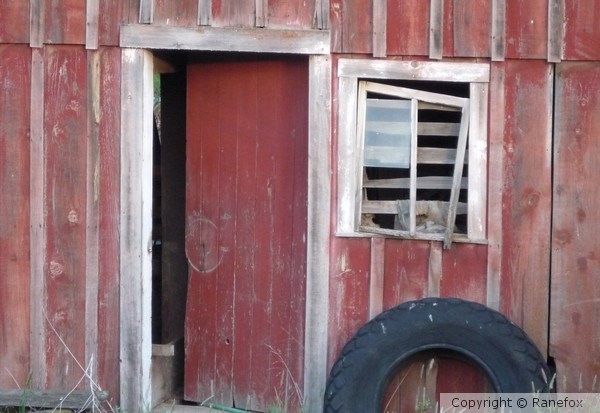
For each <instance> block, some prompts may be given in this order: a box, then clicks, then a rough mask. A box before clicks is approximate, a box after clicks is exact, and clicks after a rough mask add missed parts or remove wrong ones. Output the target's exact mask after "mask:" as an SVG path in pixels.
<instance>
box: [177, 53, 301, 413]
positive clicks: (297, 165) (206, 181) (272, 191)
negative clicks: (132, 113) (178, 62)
mask: <svg viewBox="0 0 600 413" xmlns="http://www.w3.org/2000/svg"><path fill="white" fill-rule="evenodd" d="M187 92H188V96H187V108H188V109H187V119H188V120H187V182H186V254H187V257H188V263H189V267H190V278H189V284H188V299H187V310H186V321H185V335H186V337H185V386H184V387H185V389H184V392H185V398H186V399H187V400H191V401H196V402H204V401H208V402H209V403H215V404H220V405H227V406H236V407H239V408H247V409H255V410H261V411H266V410H267V409H268V408H270V407H274V406H278V407H283V408H287V409H290V410H291V411H293V410H294V409H295V407H296V406H298V404H299V401H300V394H301V386H302V377H303V363H304V362H303V347H304V311H305V274H306V271H305V268H306V239H305V238H306V237H305V235H306V202H307V162H308V161H307V145H308V139H307V134H308V132H307V122H308V119H307V116H308V113H307V112H308V109H307V100H308V62H307V61H306V59H291V58H277V59H275V58H272V59H271V58H255V59H251V60H248V59H226V60H220V61H216V62H215V61H213V62H209V63H198V64H192V65H190V66H188V87H187ZM298 386H299V387H298Z"/></svg>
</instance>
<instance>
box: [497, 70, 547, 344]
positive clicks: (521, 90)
mask: <svg viewBox="0 0 600 413" xmlns="http://www.w3.org/2000/svg"><path fill="white" fill-rule="evenodd" d="M504 76H505V77H504V89H505V91H504V93H505V103H506V107H505V125H504V141H503V146H504V154H503V160H504V163H503V180H504V186H503V199H502V214H503V215H502V227H503V236H502V280H501V291H500V300H501V305H500V309H501V311H502V312H503V313H504V314H506V315H507V316H508V317H509V318H510V319H511V320H513V321H514V322H515V323H517V324H519V325H521V326H522V327H523V328H524V329H525V331H526V332H527V333H528V334H529V335H530V337H531V338H532V339H533V341H534V342H535V343H536V344H537V346H538V348H539V349H540V351H541V352H542V353H545V352H546V351H547V340H548V327H547V320H548V294H549V291H548V289H549V279H548V277H549V273H550V268H549V262H550V222H551V216H550V206H551V204H550V202H551V195H552V194H551V183H552V176H551V170H552V167H551V158H552V156H551V147H552V146H551V145H552V128H551V118H552V92H553V90H552V89H553V87H552V83H553V79H552V78H553V73H552V67H551V66H550V65H548V64H547V63H545V62H544V61H536V62H533V61H525V60H522V61H510V62H507V63H506V66H505V73H504ZM532 107H534V108H536V116H530V114H529V109H530V108H532ZM490 219H491V220H494V215H490Z"/></svg>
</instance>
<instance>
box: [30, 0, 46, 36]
mask: <svg viewBox="0 0 600 413" xmlns="http://www.w3.org/2000/svg"><path fill="white" fill-rule="evenodd" d="M44 4H45V3H44V2H42V1H36V0H29V45H30V46H31V47H42V45H43V44H44V16H45V13H44Z"/></svg>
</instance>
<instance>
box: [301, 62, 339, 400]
mask: <svg viewBox="0 0 600 413" xmlns="http://www.w3.org/2000/svg"><path fill="white" fill-rule="evenodd" d="M331 72H332V67H331V58H330V57H329V56H311V57H310V58H309V83H308V159H309V164H308V207H307V210H308V217H307V234H306V238H307V245H308V249H307V255H306V262H307V268H306V316H305V336H304V383H303V385H304V409H305V410H306V411H314V410H318V409H319V408H320V407H321V405H322V394H321V391H322V389H324V388H325V384H326V378H327V349H328V348H327V333H328V317H323V314H327V312H328V309H329V261H330V254H329V236H330V228H331V217H330V215H329V214H323V213H321V212H322V211H330V210H331V199H330V194H331V186H332V183H331V151H332V147H331V132H330V131H331V100H332V99H331Z"/></svg>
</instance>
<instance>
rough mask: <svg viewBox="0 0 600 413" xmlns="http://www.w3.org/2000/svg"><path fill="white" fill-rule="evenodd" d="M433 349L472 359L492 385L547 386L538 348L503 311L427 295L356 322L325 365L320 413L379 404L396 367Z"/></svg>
mask: <svg viewBox="0 0 600 413" xmlns="http://www.w3.org/2000/svg"><path fill="white" fill-rule="evenodd" d="M432 352H433V353H432ZM437 353H440V354H452V355H453V356H456V357H458V358H460V359H462V360H464V361H466V362H469V363H472V364H474V365H476V366H477V367H478V368H480V369H481V370H483V371H484V372H485V373H486V375H487V377H488V379H489V382H490V385H491V386H492V388H493V391H494V392H497V393H528V392H531V391H540V392H547V391H548V390H549V389H548V386H547V382H548V381H549V380H550V373H549V370H548V367H547V365H546V363H545V362H544V360H543V358H542V355H541V354H540V352H539V351H538V349H537V348H536V347H535V345H534V344H533V343H532V341H531V340H530V339H529V338H528V337H527V335H526V334H525V333H524V332H523V330H521V329H520V328H519V327H517V326H516V325H514V324H513V323H511V322H510V321H509V320H508V319H507V318H506V317H505V316H503V315H502V314H500V313H499V312H497V311H494V310H491V309H490V308H488V307H485V306H483V305H481V304H477V303H473V302H469V301H464V300H459V299H454V298H426V299H423V300H419V301H411V302H407V303H404V304H402V305H400V306H398V307H395V308H393V309H390V310H388V311H385V312H383V313H381V314H380V315H378V316H377V317H376V318H374V319H373V320H371V321H369V322H368V323H367V324H365V325H364V326H363V327H362V328H361V329H360V330H358V332H357V333H356V335H355V336H354V337H353V338H352V339H351V340H350V341H349V342H348V343H347V344H346V346H345V347H344V348H343V350H342V353H341V355H340V357H339V359H338V360H337V361H336V363H335V364H334V366H333V368H332V370H331V374H330V376H329V380H328V383H327V388H326V390H325V408H324V411H325V413H356V412H369V413H377V412H381V403H382V398H383V396H384V394H383V393H384V391H385V389H386V387H387V385H388V383H389V380H390V379H391V378H392V377H393V375H394V372H396V371H397V368H398V367H399V366H402V365H406V364H407V362H408V361H409V360H414V359H415V358H418V355H419V354H421V355H423V354H437Z"/></svg>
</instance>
